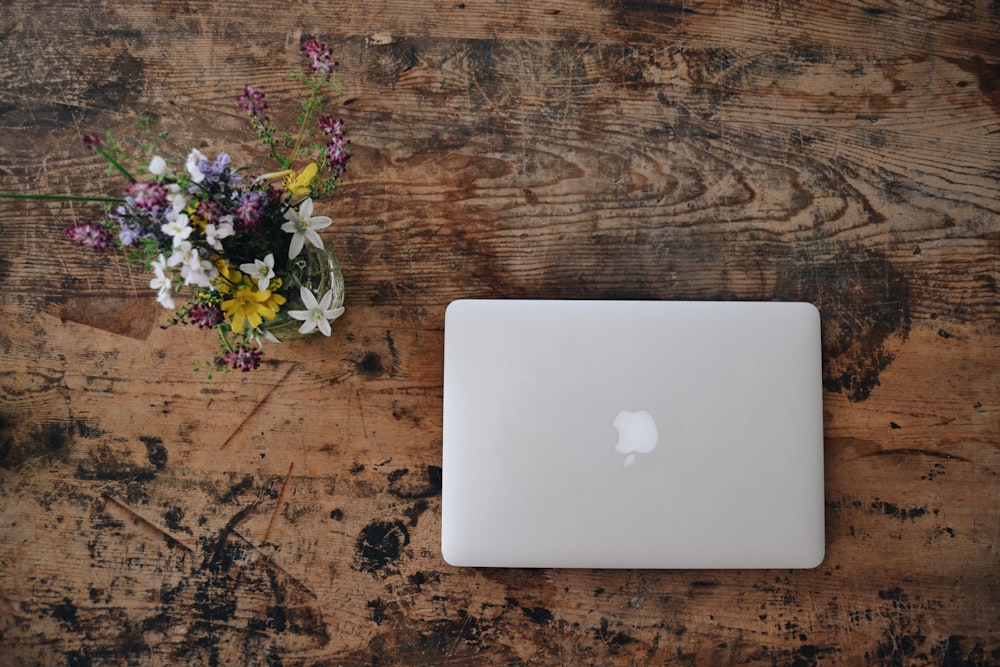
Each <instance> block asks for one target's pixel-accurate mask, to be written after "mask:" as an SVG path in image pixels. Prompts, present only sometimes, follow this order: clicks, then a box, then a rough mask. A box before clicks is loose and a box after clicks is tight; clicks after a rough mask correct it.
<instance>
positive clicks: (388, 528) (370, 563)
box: [356, 521, 410, 576]
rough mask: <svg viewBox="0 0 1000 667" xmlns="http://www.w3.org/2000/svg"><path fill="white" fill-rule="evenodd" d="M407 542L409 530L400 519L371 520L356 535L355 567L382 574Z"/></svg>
mask: <svg viewBox="0 0 1000 667" xmlns="http://www.w3.org/2000/svg"><path fill="white" fill-rule="evenodd" d="M409 543H410V532H409V530H408V529H407V528H406V525H405V524H404V523H403V522H402V521H373V522H372V523H370V524H368V525H367V526H365V527H364V528H363V529H362V530H361V534H360V535H359V536H358V540H357V545H356V550H357V567H358V569H360V570H362V571H364V572H369V573H371V574H378V575H383V576H384V575H385V574H386V573H387V572H388V570H389V568H390V566H392V565H394V564H395V561H396V560H398V559H399V558H400V557H401V556H402V555H403V549H404V547H406V546H407V545H408V544H409Z"/></svg>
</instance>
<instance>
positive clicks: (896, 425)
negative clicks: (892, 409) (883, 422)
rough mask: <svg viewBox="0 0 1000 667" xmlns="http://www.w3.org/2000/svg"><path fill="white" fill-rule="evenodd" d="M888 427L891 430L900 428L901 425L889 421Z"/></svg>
mask: <svg viewBox="0 0 1000 667" xmlns="http://www.w3.org/2000/svg"><path fill="white" fill-rule="evenodd" d="M889 428H891V429H893V430H897V429H901V428H903V427H902V426H900V425H899V424H897V423H896V422H889Z"/></svg>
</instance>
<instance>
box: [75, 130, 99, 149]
mask: <svg viewBox="0 0 1000 667" xmlns="http://www.w3.org/2000/svg"><path fill="white" fill-rule="evenodd" d="M80 141H82V142H83V147H84V148H86V149H87V150H88V151H93V150H97V149H98V148H103V147H104V142H103V141H101V138H100V137H99V136H97V135H96V134H94V133H93V132H88V133H86V134H84V135H82V136H81V137H80Z"/></svg>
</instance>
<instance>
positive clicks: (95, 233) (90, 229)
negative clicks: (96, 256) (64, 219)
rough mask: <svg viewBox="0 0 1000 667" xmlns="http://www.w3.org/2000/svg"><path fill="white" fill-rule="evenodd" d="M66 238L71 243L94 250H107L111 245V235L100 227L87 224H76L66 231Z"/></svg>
mask: <svg viewBox="0 0 1000 667" xmlns="http://www.w3.org/2000/svg"><path fill="white" fill-rule="evenodd" d="M65 233H66V236H67V238H69V240H70V241H72V242H73V243H78V244H80V245H83V246H87V247H88V248H93V249H94V250H107V249H108V244H110V243H111V234H110V233H109V232H108V230H106V229H105V228H104V227H101V226H100V225H92V224H90V223H89V222H78V223H76V224H75V225H73V226H72V227H70V228H69V229H67V230H66V232H65Z"/></svg>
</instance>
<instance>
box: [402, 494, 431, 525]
mask: <svg viewBox="0 0 1000 667" xmlns="http://www.w3.org/2000/svg"><path fill="white" fill-rule="evenodd" d="M426 511H427V501H426V500H418V501H417V502H415V503H413V506H412V507H410V508H409V509H406V510H403V514H404V515H405V516H406V518H407V519H409V520H410V526H414V527H415V526H416V525H417V521H419V520H420V515H421V514H423V513H424V512H426Z"/></svg>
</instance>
